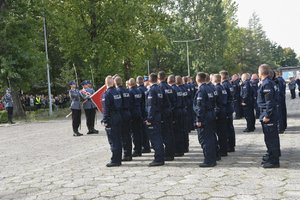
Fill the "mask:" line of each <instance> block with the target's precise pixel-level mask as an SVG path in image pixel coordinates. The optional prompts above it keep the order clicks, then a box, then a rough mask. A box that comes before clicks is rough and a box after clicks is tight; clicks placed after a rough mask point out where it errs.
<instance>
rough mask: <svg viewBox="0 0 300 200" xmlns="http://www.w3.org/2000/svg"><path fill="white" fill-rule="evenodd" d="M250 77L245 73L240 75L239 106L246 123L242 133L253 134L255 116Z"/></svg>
mask: <svg viewBox="0 0 300 200" xmlns="http://www.w3.org/2000/svg"><path fill="white" fill-rule="evenodd" d="M249 78H250V75H249V74H247V73H244V74H242V83H241V92H240V97H241V105H242V107H243V113H244V116H245V119H246V122H247V127H246V129H245V130H244V131H243V132H253V131H254V130H255V116H254V103H253V101H254V95H253V88H252V87H251V85H250V80H249Z"/></svg>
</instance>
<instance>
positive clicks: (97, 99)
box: [91, 85, 106, 112]
mask: <svg viewBox="0 0 300 200" xmlns="http://www.w3.org/2000/svg"><path fill="white" fill-rule="evenodd" d="M105 91H106V86H105V85H103V86H102V87H101V88H100V89H99V90H97V91H96V92H95V93H94V94H92V95H91V99H92V101H93V103H94V104H95V105H96V107H97V108H98V110H99V111H100V112H103V107H102V95H103V94H104V92H105Z"/></svg>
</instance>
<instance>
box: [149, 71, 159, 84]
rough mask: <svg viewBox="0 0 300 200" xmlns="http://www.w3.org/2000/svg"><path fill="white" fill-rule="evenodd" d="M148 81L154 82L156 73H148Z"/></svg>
mask: <svg viewBox="0 0 300 200" xmlns="http://www.w3.org/2000/svg"><path fill="white" fill-rule="evenodd" d="M149 81H150V82H152V83H156V82H157V75H156V74H154V73H151V74H150V75H149Z"/></svg>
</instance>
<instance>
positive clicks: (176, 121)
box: [168, 75, 185, 157]
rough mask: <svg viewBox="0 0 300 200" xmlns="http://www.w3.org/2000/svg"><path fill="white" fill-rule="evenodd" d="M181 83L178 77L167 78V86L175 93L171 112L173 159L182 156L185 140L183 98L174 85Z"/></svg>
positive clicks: (180, 91) (177, 87)
mask: <svg viewBox="0 0 300 200" xmlns="http://www.w3.org/2000/svg"><path fill="white" fill-rule="evenodd" d="M176 80H177V82H180V81H181V77H180V76H176V77H175V76H174V75H170V76H169V77H168V84H169V85H170V86H171V87H172V89H173V91H174V93H175V98H176V101H175V105H174V110H173V130H174V140H175V154H174V155H175V157H180V156H183V155H184V151H185V149H184V143H183V141H184V138H185V129H184V116H183V115H184V109H185V104H184V97H183V94H182V90H181V89H180V88H179V86H178V85H177V84H176Z"/></svg>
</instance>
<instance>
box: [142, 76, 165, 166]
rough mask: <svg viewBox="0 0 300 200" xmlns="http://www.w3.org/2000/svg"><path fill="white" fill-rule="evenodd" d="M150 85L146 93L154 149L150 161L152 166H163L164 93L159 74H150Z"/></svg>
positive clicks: (150, 134)
mask: <svg viewBox="0 0 300 200" xmlns="http://www.w3.org/2000/svg"><path fill="white" fill-rule="evenodd" d="M149 83H150V87H149V89H148V91H147V93H146V112H147V116H146V119H145V124H146V126H147V133H148V136H149V138H150V141H151V144H152V145H153V149H154V160H153V161H152V162H151V163H149V166H150V167H153V166H161V165H164V164H165V160H164V145H163V137H162V134H161V112H162V101H163V94H162V92H161V89H160V87H159V86H158V85H157V75H156V74H153V73H152V74H150V75H149Z"/></svg>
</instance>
